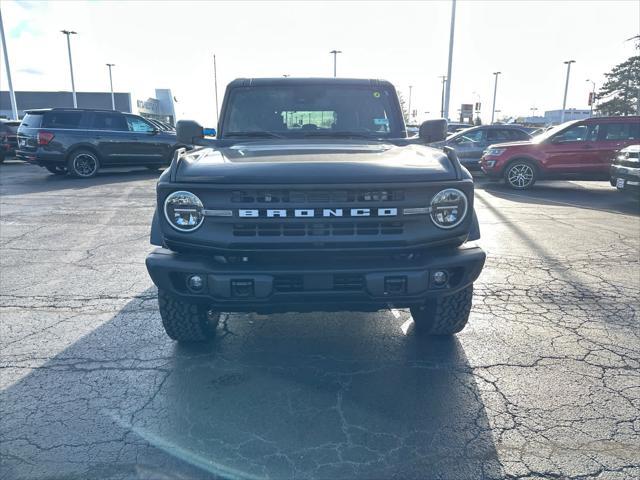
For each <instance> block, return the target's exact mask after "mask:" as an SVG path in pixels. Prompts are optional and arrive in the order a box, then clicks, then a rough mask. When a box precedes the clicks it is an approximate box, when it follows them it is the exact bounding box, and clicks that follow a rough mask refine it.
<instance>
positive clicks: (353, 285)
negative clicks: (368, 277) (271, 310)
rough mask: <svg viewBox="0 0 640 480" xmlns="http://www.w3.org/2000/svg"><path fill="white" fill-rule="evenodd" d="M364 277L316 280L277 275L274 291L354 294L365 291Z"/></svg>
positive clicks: (331, 277) (352, 275) (335, 277)
mask: <svg viewBox="0 0 640 480" xmlns="http://www.w3.org/2000/svg"><path fill="white" fill-rule="evenodd" d="M364 287H365V283H364V277H363V276H362V275H360V274H351V273H346V274H341V273H338V274H334V275H332V276H330V277H327V278H325V277H324V276H320V278H314V276H313V275H311V276H307V277H306V280H305V277H304V276H303V275H276V276H275V277H274V279H273V289H274V290H275V291H276V292H278V293H292V292H305V291H306V292H310V291H335V292H354V291H362V290H364Z"/></svg>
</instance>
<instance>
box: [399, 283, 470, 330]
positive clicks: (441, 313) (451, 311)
mask: <svg viewBox="0 0 640 480" xmlns="http://www.w3.org/2000/svg"><path fill="white" fill-rule="evenodd" d="M472 297H473V285H469V286H468V287H466V288H465V289H463V290H460V291H459V292H457V293H454V294H453V295H449V296H447V297H437V298H430V299H428V300H427V301H426V302H425V303H424V305H422V306H420V307H414V308H412V309H411V316H412V317H413V323H414V324H415V325H414V331H415V332H416V333H417V334H418V335H453V334H454V333H458V332H460V331H461V330H462V329H463V328H464V327H465V326H466V325H467V321H468V320H469V312H470V311H471V299H472Z"/></svg>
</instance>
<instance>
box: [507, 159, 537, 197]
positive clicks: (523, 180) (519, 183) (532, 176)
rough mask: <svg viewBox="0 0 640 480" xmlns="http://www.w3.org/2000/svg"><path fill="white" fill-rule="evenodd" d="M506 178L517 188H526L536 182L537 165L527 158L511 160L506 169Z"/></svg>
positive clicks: (511, 185) (508, 183)
mask: <svg viewBox="0 0 640 480" xmlns="http://www.w3.org/2000/svg"><path fill="white" fill-rule="evenodd" d="M504 180H505V182H506V183H507V185H508V186H510V187H511V188H513V189H515V190H526V189H527V188H530V187H532V186H533V184H534V183H536V180H537V171H536V166H535V165H534V164H533V163H531V162H528V161H527V160H516V161H514V162H511V163H510V164H509V165H508V166H507V168H506V169H505V171H504Z"/></svg>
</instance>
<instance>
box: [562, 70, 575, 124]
mask: <svg viewBox="0 0 640 480" xmlns="http://www.w3.org/2000/svg"><path fill="white" fill-rule="evenodd" d="M572 63H576V61H575V60H567V61H566V62H564V64H565V65H566V66H567V79H566V81H565V83H564V98H563V99H562V112H560V123H564V111H565V109H566V108H567V92H568V91H569V74H570V73H571V64H572Z"/></svg>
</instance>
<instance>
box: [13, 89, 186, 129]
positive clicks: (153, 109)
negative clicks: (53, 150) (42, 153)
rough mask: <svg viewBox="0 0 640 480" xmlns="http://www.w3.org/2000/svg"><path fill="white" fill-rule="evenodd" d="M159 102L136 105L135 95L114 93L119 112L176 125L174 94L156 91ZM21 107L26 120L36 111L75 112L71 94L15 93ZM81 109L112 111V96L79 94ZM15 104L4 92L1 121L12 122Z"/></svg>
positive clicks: (137, 102)
mask: <svg viewBox="0 0 640 480" xmlns="http://www.w3.org/2000/svg"><path fill="white" fill-rule="evenodd" d="M155 93H156V97H155V98H148V99H146V100H137V101H135V102H132V100H131V94H130V93H124V92H116V93H114V99H115V105H116V110H118V111H120V112H125V113H137V114H139V115H141V116H143V117H147V118H153V119H156V120H161V121H163V122H167V123H169V124H171V125H174V124H175V121H176V112H175V107H174V98H173V95H172V94H171V90H169V89H167V88H165V89H160V88H158V89H156V91H155ZM15 94H16V104H17V106H18V117H19V118H22V117H23V116H24V112H25V110H32V109H36V108H73V94H72V93H71V92H64V91H62V92H15ZM76 98H77V100H78V108H96V109H103V110H111V108H112V104H111V92H77V93H76ZM12 117H13V113H12V111H11V100H10V97H9V92H8V91H0V118H12Z"/></svg>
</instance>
